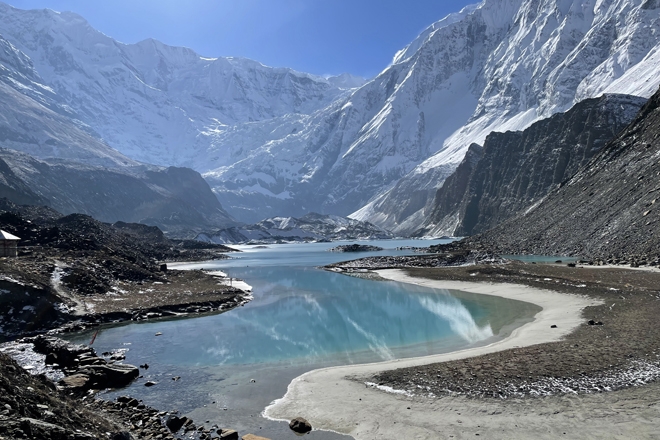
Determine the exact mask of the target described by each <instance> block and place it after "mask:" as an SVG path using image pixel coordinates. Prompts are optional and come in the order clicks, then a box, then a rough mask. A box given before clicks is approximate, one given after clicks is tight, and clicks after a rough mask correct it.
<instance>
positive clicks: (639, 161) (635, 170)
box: [469, 90, 660, 262]
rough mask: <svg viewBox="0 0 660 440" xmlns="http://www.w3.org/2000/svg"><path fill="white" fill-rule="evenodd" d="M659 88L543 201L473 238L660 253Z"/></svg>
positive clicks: (513, 246)
mask: <svg viewBox="0 0 660 440" xmlns="http://www.w3.org/2000/svg"><path fill="white" fill-rule="evenodd" d="M659 231H660V90H658V92H657V93H656V94H655V95H654V96H653V97H652V98H651V99H650V100H649V102H648V103H647V104H646V105H645V106H644V107H643V108H642V110H641V111H640V112H639V114H638V115H637V116H636V118H635V120H634V121H633V122H632V123H631V124H630V125H629V126H628V127H627V128H626V129H625V130H624V131H623V132H622V133H621V134H620V135H619V136H618V137H617V138H616V139H614V140H613V141H612V142H610V143H609V144H607V146H605V147H604V148H603V149H602V150H601V151H600V152H599V153H598V154H597V155H596V156H595V157H594V158H593V159H592V160H591V161H590V162H589V163H588V164H587V165H586V166H585V167H584V168H582V169H581V170H580V171H578V172H577V173H576V174H575V175H574V176H573V177H572V178H571V179H570V180H568V181H567V182H566V183H564V184H563V185H562V186H561V187H560V188H558V189H557V190H555V191H553V192H552V193H551V194H549V195H548V197H547V198H546V199H545V200H543V202H542V203H540V204H539V205H538V206H535V207H534V208H533V209H531V210H529V212H526V213H524V214H523V215H521V216H518V217H515V218H513V219H511V220H509V221H507V222H505V223H503V224H501V225H500V226H498V227H496V228H494V229H492V230H490V231H487V232H486V233H484V234H481V235H479V236H475V237H473V238H470V239H469V243H485V244H487V245H489V246H493V247H495V248H497V249H500V251H501V252H504V253H513V254H519V253H531V254H542V255H562V254H567V255H580V256H585V257H600V258H616V259H622V260H626V261H641V260H642V258H646V259H647V261H649V262H650V261H653V260H654V259H655V260H657V259H658V258H660V233H659Z"/></svg>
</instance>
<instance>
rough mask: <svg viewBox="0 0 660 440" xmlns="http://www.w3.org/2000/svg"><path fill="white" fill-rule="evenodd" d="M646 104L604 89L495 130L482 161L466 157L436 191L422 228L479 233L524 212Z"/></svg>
mask: <svg viewBox="0 0 660 440" xmlns="http://www.w3.org/2000/svg"><path fill="white" fill-rule="evenodd" d="M643 103H644V100H643V99H641V98H638V97H633V96H628V95H604V96H603V97H601V98H597V99H588V100H585V101H582V102H580V103H578V104H576V105H575V106H574V107H573V108H571V109H570V110H569V111H567V112H565V113H558V114H556V115H554V116H552V117H550V118H548V119H545V120H542V121H539V122H537V123H535V124H533V125H532V126H530V127H529V128H527V129H526V130H524V131H521V132H506V133H492V134H490V135H489V136H488V137H487V138H486V141H485V142H484V147H483V153H482V155H481V158H480V159H479V160H478V162H476V163H474V159H475V158H474V155H473V157H467V158H466V160H464V161H463V163H462V164H461V166H460V167H459V169H457V171H456V173H454V174H453V175H452V176H451V177H450V178H449V179H451V180H449V179H448V180H447V181H446V182H445V184H444V185H443V186H442V187H441V188H440V189H439V190H438V191H437V193H436V197H435V200H434V203H433V206H434V208H433V211H432V213H431V215H430V216H429V218H428V219H427V223H426V226H425V228H424V229H423V232H424V233H432V234H435V235H445V234H446V235H457V236H466V235H473V234H476V233H480V232H483V231H486V230H488V229H490V228H492V227H494V226H496V225H498V224H500V223H502V222H503V221H506V220H507V219H509V218H511V217H514V216H516V215H518V214H520V213H522V212H524V211H525V210H527V209H529V208H530V207H532V206H534V205H535V204H537V203H539V202H541V201H542V200H543V198H544V197H546V195H547V194H548V193H549V192H550V191H552V190H553V189H555V188H557V187H558V186H559V185H560V184H561V183H562V182H564V181H565V180H566V179H568V178H570V177H571V176H572V175H573V174H575V173H576V172H577V171H578V169H580V168H581V167H582V166H584V165H585V164H586V163H587V162H588V161H589V160H590V159H591V158H592V157H593V156H594V155H595V154H597V153H598V151H600V149H601V148H603V146H604V145H605V144H606V143H607V142H608V141H609V140H611V139H612V138H613V137H614V136H616V134H617V133H618V132H619V131H621V130H622V129H623V128H624V127H625V126H626V125H627V124H628V123H630V121H632V119H633V118H634V117H635V114H636V112H637V111H638V110H639V108H640V107H641V106H642V105H643ZM470 171H471V174H470V175H469V176H468V173H469V172H470ZM459 199H460V201H459Z"/></svg>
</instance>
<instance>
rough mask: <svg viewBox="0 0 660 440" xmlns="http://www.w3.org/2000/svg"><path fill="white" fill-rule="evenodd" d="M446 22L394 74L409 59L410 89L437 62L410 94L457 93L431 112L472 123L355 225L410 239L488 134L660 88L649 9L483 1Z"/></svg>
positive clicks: (621, 1)
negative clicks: (587, 103)
mask: <svg viewBox="0 0 660 440" xmlns="http://www.w3.org/2000/svg"><path fill="white" fill-rule="evenodd" d="M447 22H448V23H450V24H447V25H445V24H444V23H443V22H442V21H441V22H439V23H437V24H436V25H434V26H433V27H431V28H430V29H429V30H427V31H426V32H424V33H423V34H422V35H421V36H420V38H419V39H418V40H416V41H415V42H413V44H411V45H410V47H409V48H407V49H406V50H404V51H403V52H402V53H401V54H399V55H398V56H397V58H396V59H395V66H397V65H398V63H404V62H405V61H406V60H411V59H412V60H415V61H416V62H415V64H414V69H412V70H411V72H410V75H409V76H407V77H406V78H407V79H408V78H410V80H412V79H415V80H417V79H418V78H419V71H420V68H421V67H422V66H426V65H429V64H431V63H437V67H436V68H435V69H433V70H432V71H433V72H434V73H435V76H433V78H434V79H436V81H431V80H430V79H431V78H429V81H427V82H426V83H425V87H424V88H421V87H420V88H418V89H417V95H418V96H423V97H424V100H425V101H431V100H434V94H433V93H432V91H433V90H435V89H436V88H440V87H451V88H452V89H456V88H463V90H465V99H445V100H444V102H437V105H444V108H446V109H450V110H451V111H452V112H454V113H461V112H463V111H464V110H465V107H464V106H466V105H467V106H469V110H468V112H469V116H467V117H466V118H465V120H464V122H462V123H461V124H460V126H454V127H455V131H453V132H452V133H451V134H450V135H449V136H448V137H444V138H441V137H438V138H436V139H435V141H434V142H433V143H432V145H434V146H432V147H431V148H430V151H431V153H435V154H434V155H433V156H431V157H430V158H428V159H427V160H425V161H424V162H423V163H421V164H420V165H419V166H417V167H416V168H415V169H414V170H412V171H411V172H410V173H409V174H408V175H406V176H405V177H404V178H402V179H401V180H400V181H399V182H398V183H397V185H396V187H394V188H390V189H388V191H387V192H385V193H381V194H379V195H377V196H376V197H374V198H373V200H371V201H370V203H368V204H367V205H366V206H365V207H363V208H362V209H360V210H358V211H357V212H355V213H354V214H352V215H351V217H352V218H356V219H361V220H368V221H371V222H373V223H375V224H377V225H379V226H382V227H385V228H387V229H390V230H392V231H395V232H396V231H399V230H400V229H401V230H413V229H415V228H416V227H419V226H420V225H421V224H422V223H423V221H424V214H423V210H424V208H425V207H426V206H427V203H428V202H430V201H431V199H432V198H433V197H434V196H435V191H436V189H437V188H438V187H440V185H441V184H442V182H443V181H444V179H445V178H446V177H447V176H449V174H450V173H451V171H453V169H454V168H456V166H457V165H458V164H459V163H460V161H461V160H462V158H463V156H464V155H465V152H466V151H467V148H468V147H469V146H470V145H471V144H472V143H478V144H482V143H483V141H484V139H485V138H486V136H487V135H488V134H489V133H490V132H492V131H499V132H503V131H508V130H522V129H524V128H526V127H528V126H529V125H530V124H531V123H533V122H535V121H537V120H539V119H542V118H547V117H548V116H551V115H552V114H554V113H556V112H562V111H566V110H568V109H569V108H570V107H571V106H573V105H574V104H576V103H578V102H580V101H583V100H584V99H587V98H593V97H598V96H600V95H602V94H603V93H621V94H629V95H636V96H641V97H645V98H648V97H650V96H651V95H652V94H653V93H654V92H655V90H656V88H657V87H658V84H660V44H659V43H660V3H658V2H657V1H655V0H653V1H647V0H607V1H577V0H575V1H571V0H566V1H564V0H485V1H483V2H482V3H480V4H479V5H478V6H476V7H475V8H471V9H469V10H468V11H467V12H464V13H462V14H460V15H455V16H453V17H450V19H447ZM432 47H434V48H435V50H434V51H432V50H431V48H432ZM393 67H394V66H393ZM448 74H449V75H448ZM450 75H454V76H450ZM458 75H461V76H460V77H461V78H465V80H464V82H462V83H461V82H458V81H457V80H456V78H457V77H459V76H458ZM443 78H451V79H449V80H444V79H443ZM410 80H408V81H410ZM398 90H403V86H401V87H400V88H399V89H397V91H398ZM455 93H456V94H457V96H458V95H459V92H458V91H455ZM425 116H426V118H425V120H426V125H427V126H430V125H431V124H433V125H434V126H438V125H439V124H446V120H444V119H442V117H441V116H440V117H438V116H436V117H434V118H431V117H430V116H429V114H428V113H425ZM380 119H381V120H382V119H383V118H380ZM430 121H433V122H432V123H431V122H430ZM406 193H409V194H412V193H415V194H416V195H415V198H414V200H415V203H412V204H407V203H406V204H401V200H402V197H403V196H404V195H405V194H406ZM424 196H425V197H424ZM424 202H427V203H424ZM415 208H416V209H415ZM403 210H406V214H407V215H402V212H403Z"/></svg>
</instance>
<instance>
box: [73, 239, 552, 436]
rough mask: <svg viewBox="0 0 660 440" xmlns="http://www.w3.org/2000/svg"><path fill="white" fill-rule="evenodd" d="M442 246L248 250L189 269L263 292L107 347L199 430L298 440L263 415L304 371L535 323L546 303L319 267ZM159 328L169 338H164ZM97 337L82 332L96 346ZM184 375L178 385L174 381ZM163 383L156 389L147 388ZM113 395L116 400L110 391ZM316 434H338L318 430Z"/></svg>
mask: <svg viewBox="0 0 660 440" xmlns="http://www.w3.org/2000/svg"><path fill="white" fill-rule="evenodd" d="M435 243H437V241H433V242H427V241H418V240H414V241H412V240H407V241H385V242H370V244H375V245H379V246H382V247H386V248H388V249H386V250H385V251H381V252H370V253H365V254H337V253H331V252H327V249H328V248H331V247H334V246H336V245H337V243H322V244H321V243H318V244H304V245H275V246H269V247H268V248H267V249H255V248H243V250H244V251H245V252H244V253H242V254H239V255H237V258H235V259H232V260H225V261H218V262H205V263H199V264H189V265H185V266H182V267H185V268H189V269H191V268H199V267H204V268H208V269H220V270H223V271H224V272H226V273H227V274H228V275H230V276H232V277H236V278H241V279H244V280H245V281H246V282H248V283H249V284H250V285H252V286H253V294H254V300H253V301H252V302H250V303H249V304H247V305H245V306H244V307H240V308H238V309H235V310H232V311H229V312H227V313H224V314H217V315H210V316H202V317H197V318H190V319H174V320H159V321H153V322H146V323H137V324H136V323H132V324H125V325H118V326H114V327H106V328H104V329H102V330H101V331H100V332H99V334H98V336H97V339H96V342H95V344H94V347H95V348H96V349H97V351H99V352H103V351H109V350H112V349H118V348H123V349H128V351H127V353H126V362H128V363H132V364H134V365H140V364H144V363H148V364H149V366H150V368H149V369H148V370H145V371H144V378H143V379H141V380H139V381H137V382H136V383H135V384H134V385H132V386H131V387H130V388H129V389H128V390H123V391H121V392H120V393H118V394H126V393H127V392H128V393H130V394H131V395H133V396H135V397H137V398H140V399H144V401H145V402H146V403H147V404H150V405H152V406H155V407H158V408H161V409H163V410H169V409H174V408H176V409H179V410H180V411H182V412H184V413H187V414H188V415H190V416H192V417H193V418H194V419H195V421H196V422H197V423H198V424H201V423H202V422H206V421H209V423H208V424H207V425H211V424H214V423H215V424H218V425H219V426H221V427H231V428H233V429H237V430H239V431H240V432H241V434H245V433H247V432H253V433H256V434H258V435H263V436H266V437H270V438H274V439H282V438H294V436H293V434H292V433H291V432H290V431H289V430H288V427H287V425H286V424H283V423H277V422H272V421H268V420H265V419H263V418H261V417H260V413H261V411H262V410H263V409H264V408H265V407H266V406H267V405H268V404H269V403H270V402H271V401H273V400H275V399H277V398H280V397H282V396H283V395H284V393H285V392H286V387H287V385H288V384H289V382H290V381H291V380H292V379H293V378H295V377H296V376H298V375H300V374H302V373H304V372H306V371H309V370H311V369H314V368H318V367H321V366H330V365H341V364H349V363H363V362H375V361H381V360H388V359H397V358H404V357H413V356H423V355H429V354H436V353H441V352H448V351H453V350H457V349H462V348H465V347H468V346H472V345H478V344H485V343H489V342H492V341H493V340H495V339H496V338H501V337H502V336H504V335H505V334H507V333H508V332H510V331H511V330H512V329H513V328H515V327H516V326H519V325H521V324H522V323H524V322H527V321H529V320H531V319H532V317H533V315H534V314H535V313H536V312H537V311H538V310H539V309H538V308H537V307H536V306H533V305H530V304H527V303H521V302H518V301H511V300H504V299H501V298H496V297H489V296H482V295H475V294H469V293H464V292H456V291H448V290H442V289H428V288H422V287H419V286H413V285H407V284H401V283H396V282H390V281H372V280H365V279H361V278H355V277H351V276H346V275H342V274H337V273H333V272H327V271H323V270H320V269H317V268H315V266H318V265H325V264H329V263H331V262H337V261H342V260H346V259H350V258H357V257H361V256H366V255H378V254H385V255H409V254H410V253H411V251H409V250H407V251H397V250H395V249H394V248H395V247H397V246H428V245H429V244H435ZM157 332H160V333H162V335H161V336H155V334H156V333H157ZM89 338H90V334H89V333H83V334H79V335H76V336H74V337H73V339H74V340H75V341H76V342H89ZM177 376H180V377H181V378H180V379H179V380H172V378H173V377H177ZM146 380H154V381H156V382H158V385H156V386H154V387H151V388H146V387H144V386H143V384H144V381H146ZM109 397H112V394H111V396H109ZM311 435H312V437H313V438H318V439H323V438H326V439H330V438H339V437H338V436H337V435H336V434H332V433H321V432H314V433H312V434H311Z"/></svg>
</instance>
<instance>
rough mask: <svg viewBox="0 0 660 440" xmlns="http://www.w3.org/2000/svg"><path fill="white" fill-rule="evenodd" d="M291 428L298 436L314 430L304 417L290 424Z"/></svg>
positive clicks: (297, 418)
mask: <svg viewBox="0 0 660 440" xmlns="http://www.w3.org/2000/svg"><path fill="white" fill-rule="evenodd" d="M289 428H291V430H292V431H293V432H297V433H298V434H307V433H308V432H309V431H311V430H312V425H311V424H310V423H309V422H308V421H307V420H305V419H303V418H302V417H296V418H295V419H293V420H291V422H289Z"/></svg>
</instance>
